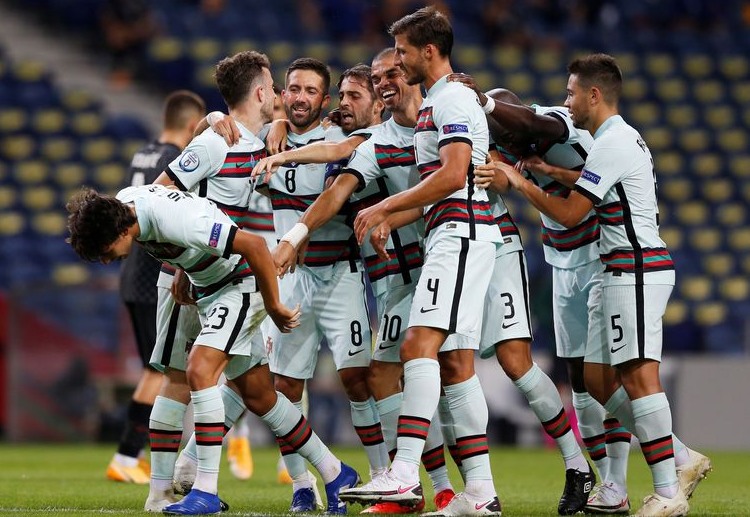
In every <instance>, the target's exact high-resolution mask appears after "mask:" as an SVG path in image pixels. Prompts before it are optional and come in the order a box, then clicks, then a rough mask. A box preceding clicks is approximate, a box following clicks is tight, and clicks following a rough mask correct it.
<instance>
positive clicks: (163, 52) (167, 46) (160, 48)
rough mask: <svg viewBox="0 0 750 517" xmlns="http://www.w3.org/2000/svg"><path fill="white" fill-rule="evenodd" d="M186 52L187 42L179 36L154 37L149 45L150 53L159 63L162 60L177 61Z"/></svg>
mask: <svg viewBox="0 0 750 517" xmlns="http://www.w3.org/2000/svg"><path fill="white" fill-rule="evenodd" d="M184 53H185V44H184V43H183V41H182V40H181V39H179V38H170V37H158V38H154V40H153V41H152V42H151V44H150V45H149V47H148V54H149V56H150V57H151V59H152V60H154V61H156V62H157V63H158V62H160V61H175V60H177V59H180V58H181V57H182V56H183V55H184Z"/></svg>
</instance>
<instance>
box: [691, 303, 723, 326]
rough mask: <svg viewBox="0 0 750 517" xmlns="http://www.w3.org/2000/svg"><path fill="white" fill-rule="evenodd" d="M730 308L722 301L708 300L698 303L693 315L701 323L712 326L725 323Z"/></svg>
mask: <svg viewBox="0 0 750 517" xmlns="http://www.w3.org/2000/svg"><path fill="white" fill-rule="evenodd" d="M728 313H729V309H727V306H726V304H725V303H722V302H706V303H700V304H698V305H697V306H696V307H695V309H694V310H693V317H694V318H695V320H696V321H697V322H698V324H699V325H701V326H703V327H711V326H714V325H719V324H721V323H724V321H726V319H727V314H728Z"/></svg>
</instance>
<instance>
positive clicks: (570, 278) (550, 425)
mask: <svg viewBox="0 0 750 517" xmlns="http://www.w3.org/2000/svg"><path fill="white" fill-rule="evenodd" d="M451 79H453V80H457V81H460V82H462V83H464V84H466V85H467V86H469V87H470V88H472V89H474V91H475V92H476V93H477V95H478V97H479V102H480V104H481V105H482V106H483V107H484V109H485V111H486V112H490V113H489V115H490V117H491V118H490V119H489V120H488V122H489V126H490V133H491V135H492V136H493V138H494V140H495V141H496V143H495V145H496V146H497V147H498V149H497V152H496V153H495V156H494V158H495V159H499V160H500V161H503V162H505V163H508V164H511V165H514V164H515V163H517V161H518V159H519V158H523V159H524V162H523V165H527V164H531V163H535V162H534V161H533V160H534V158H533V156H534V155H533V154H532V155H531V156H530V154H531V153H536V154H537V155H541V156H542V158H543V159H544V160H547V161H548V162H549V164H550V165H552V166H553V167H548V168H543V169H541V170H539V171H538V173H537V174H535V175H534V176H533V181H535V182H536V183H537V184H539V185H540V186H541V187H542V188H543V189H544V191H545V192H547V193H549V194H550V195H558V196H563V197H565V196H567V195H568V193H569V192H570V189H571V188H573V186H574V184H575V181H576V180H577V179H578V176H579V174H580V173H579V172H578V171H580V170H581V169H582V168H583V164H584V161H585V159H586V156H587V155H588V150H589V149H590V148H591V145H592V143H593V139H592V137H591V134H590V133H589V132H588V131H586V130H583V129H578V128H576V127H574V126H573V123H572V120H571V119H570V115H569V114H568V113H567V110H566V109H564V108H560V107H558V108H554V107H542V106H534V107H533V108H529V107H526V106H523V105H522V104H521V101H520V99H518V97H517V96H516V95H515V94H513V93H512V92H510V91H508V90H503V89H496V90H493V91H491V92H489V93H488V94H486V95H485V94H484V93H482V92H481V91H480V90H478V89H477V87H476V84H475V83H474V80H473V79H472V78H471V77H470V76H467V75H465V74H455V76H454V77H452V78H451ZM490 99H492V101H490ZM495 101H497V102H495ZM500 144H501V145H500ZM537 159H539V158H538V157H537ZM486 171H489V172H490V176H494V175H493V174H492V172H493V171H494V166H481V167H479V168H478V169H477V174H478V175H479V176H482V175H483V174H484V173H485V172H486ZM542 171H545V172H547V173H548V174H551V175H552V176H554V179H553V177H552V176H549V175H546V174H544V173H543V172H542ZM535 172H537V171H535ZM495 179H496V181H495V182H494V183H493V187H494V188H495V189H499V190H500V191H501V192H504V191H506V190H507V189H508V186H509V185H508V183H507V179H506V178H505V175H504V174H499V175H498V176H496V177H495ZM542 223H543V224H542V237H543V239H542V240H543V242H544V253H545V259H546V260H547V262H548V263H549V264H550V265H551V266H552V270H553V277H552V285H553V311H554V320H555V321H554V322H555V336H556V342H557V355H558V357H562V358H564V359H565V360H566V363H567V365H568V371H569V373H570V379H571V384H572V386H573V404H574V407H575V408H576V413H577V416H578V422H579V429H580V431H581V436H582V437H583V440H584V443H585V444H586V446H587V447H588V448H589V453H590V455H591V458H592V460H594V462H595V464H596V465H597V467H598V468H599V473H600V476H601V477H602V481H603V484H602V485H601V486H599V487H597V490H596V492H595V494H593V496H592V498H591V500H590V501H588V502H587V499H588V497H587V496H588V494H589V490H590V489H591V488H590V487H591V485H592V483H591V482H592V481H593V480H592V479H590V476H587V475H586V471H587V470H588V468H587V467H588V465H581V466H582V467H583V468H584V470H583V471H580V470H577V469H576V468H575V466H574V465H573V461H577V462H579V463H580V462H581V457H580V449H579V447H578V444H577V442H576V440H575V437H573V436H572V434H570V426H569V424H567V419H565V418H564V415H563V414H562V413H560V411H562V402H558V400H559V395H554V394H553V393H552V391H551V390H550V388H554V387H553V386H550V384H551V381H547V382H543V381H542V380H540V381H539V384H538V386H537V387H534V386H529V383H528V382H526V383H522V384H521V385H522V386H524V387H528V388H531V389H530V392H529V395H531V396H534V394H535V392H537V393H536V394H537V397H538V398H537V400H534V399H532V398H530V399H529V402H530V404H531V407H532V408H533V409H534V411H535V412H537V415H538V416H539V417H540V419H541V420H542V421H543V422H545V421H546V423H547V425H544V428H545V430H546V431H547V432H548V433H550V432H551V435H552V436H553V437H555V438H556V441H557V443H558V445H559V446H560V449H561V451H562V453H563V457H565V458H566V468H567V469H568V472H570V473H568V472H566V487H565V490H564V492H563V498H562V500H561V502H560V507H559V508H558V511H559V512H560V513H561V514H566V513H575V512H577V511H580V510H581V509H583V506H587V507H588V508H589V509H590V510H591V511H597V510H599V509H602V508H605V509H606V510H608V512H609V513H617V512H627V511H628V510H629V509H630V504H629V500H628V497H627V486H626V477H627V459H628V454H629V452H630V433H628V432H627V431H626V430H625V429H623V428H622V426H621V425H620V424H619V422H618V421H617V420H616V419H606V412H605V410H604V408H603V407H602V405H601V404H599V403H598V402H597V401H596V400H595V399H594V398H592V397H591V395H589V393H588V392H587V391H586V386H585V383H584V371H583V370H584V356H585V357H586V361H587V362H589V363H596V364H597V375H591V376H590V378H589V382H590V383H593V382H594V381H595V380H596V381H597V382H598V383H599V384H603V383H604V381H602V379H609V382H610V383H612V382H613V379H614V374H615V372H614V370H613V369H612V368H611V367H610V366H609V364H608V362H607V361H605V360H604V359H603V358H602V357H601V355H602V354H601V349H602V346H601V339H602V333H603V328H602V322H601V319H600V318H599V317H598V315H599V312H598V311H597V310H596V308H597V306H598V304H599V300H600V297H601V278H602V272H603V269H604V268H603V266H602V265H601V261H600V260H599V254H598V239H599V224H598V221H597V219H596V214H595V213H594V211H593V210H592V211H591V212H590V213H589V214H587V216H586V217H585V218H584V220H583V221H581V222H580V223H579V224H578V225H576V226H575V227H573V228H570V229H567V228H565V227H563V226H562V225H560V224H559V223H557V222H556V221H554V220H552V219H550V218H548V217H546V216H545V215H544V214H542ZM510 233H511V235H513V234H517V230H516V231H515V232H510ZM506 234H507V233H506V232H503V235H506ZM504 248H505V247H504ZM497 269H498V268H497V265H496V267H495V270H496V272H497ZM508 269H509V268H508V267H507V266H506V267H504V268H503V271H507V270H508ZM524 276H525V275H524ZM504 282H507V275H504V276H503V278H497V279H496V280H495V281H494V282H493V283H492V284H491V286H492V287H491V289H492V288H496V287H497V286H501V285H502V284H503V283H504ZM511 292H512V291H511ZM503 296H504V297H505V298H506V301H507V303H508V304H510V306H509V307H508V310H510V311H511V313H515V312H516V311H515V310H513V309H514V308H513V306H512V297H511V298H508V296H510V295H503V294H500V298H502V297H503ZM490 299H491V297H489V296H488V300H490ZM485 321H491V320H488V319H486V320H485ZM513 325H516V323H515V322H513V321H507V322H506V321H503V322H502V325H501V329H503V328H504V327H510V326H513ZM492 327H493V326H492V325H490V328H492ZM495 332H496V333H497V332H499V333H500V334H502V330H499V329H495ZM529 344H530V341H527V344H526V346H524V345H523V343H514V342H510V343H506V344H504V345H502V346H497V347H496V348H495V351H496V353H497V356H498V360H499V361H500V362H501V364H503V361H504V359H503V358H502V357H501V353H502V352H505V353H506V354H507V353H511V354H512V351H513V348H516V350H519V349H520V350H522V351H523V353H520V354H518V355H516V356H515V357H513V355H511V359H515V360H516V361H515V362H518V360H519V359H520V360H521V361H520V363H521V364H520V366H521V367H522V368H523V369H527V368H528V367H529V366H530V351H529V350H528V345H529ZM508 345H511V349H510V350H508V351H505V350H503V349H504V348H506V347H507V346H508ZM524 350H525V351H524ZM587 351H588V352H589V353H587ZM524 358H526V359H525V361H524ZM592 368H593V366H592V365H589V370H591V369H592ZM590 373H591V372H590ZM537 377H539V376H538V375H537ZM545 377H546V376H545ZM511 378H512V376H511ZM514 381H516V379H514ZM516 382H517V381H516ZM544 386H546V387H547V389H546V395H542V396H541V397H540V396H539V395H541V394H542V393H543V392H544V391H543V390H544ZM539 398H541V399H542V400H546V401H547V403H546V404H540V403H539ZM552 400H554V401H555V403H551V401H552ZM545 413H546V414H547V415H548V416H555V417H556V418H554V419H549V420H548V418H545ZM551 413H555V415H552V414H551ZM561 419H563V420H565V422H566V423H565V424H564V425H563V423H562V422H561ZM605 428H606V432H605ZM560 430H566V432H565V433H560ZM605 444H606V445H605ZM608 452H609V453H610V454H609V456H610V457H609V459H608ZM571 460H573V461H571ZM571 470H572V471H571ZM587 487H588V488H589V490H585V488H587Z"/></svg>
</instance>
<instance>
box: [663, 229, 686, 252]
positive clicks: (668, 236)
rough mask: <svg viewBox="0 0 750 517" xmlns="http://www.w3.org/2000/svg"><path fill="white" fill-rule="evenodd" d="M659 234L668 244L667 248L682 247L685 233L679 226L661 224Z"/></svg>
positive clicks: (675, 248) (676, 248)
mask: <svg viewBox="0 0 750 517" xmlns="http://www.w3.org/2000/svg"><path fill="white" fill-rule="evenodd" d="M659 235H660V236H661V238H662V240H663V241H664V243H665V244H666V245H667V249H670V250H678V249H680V248H682V241H683V240H684V234H683V233H682V230H681V229H680V228H679V227H677V226H667V227H664V226H661V227H660V228H659Z"/></svg>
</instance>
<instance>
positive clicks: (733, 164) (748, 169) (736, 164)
mask: <svg viewBox="0 0 750 517" xmlns="http://www.w3.org/2000/svg"><path fill="white" fill-rule="evenodd" d="M729 170H730V171H731V172H732V176H734V177H735V178H742V179H746V178H750V155H748V154H740V155H737V156H733V157H732V158H730V159H729Z"/></svg>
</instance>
